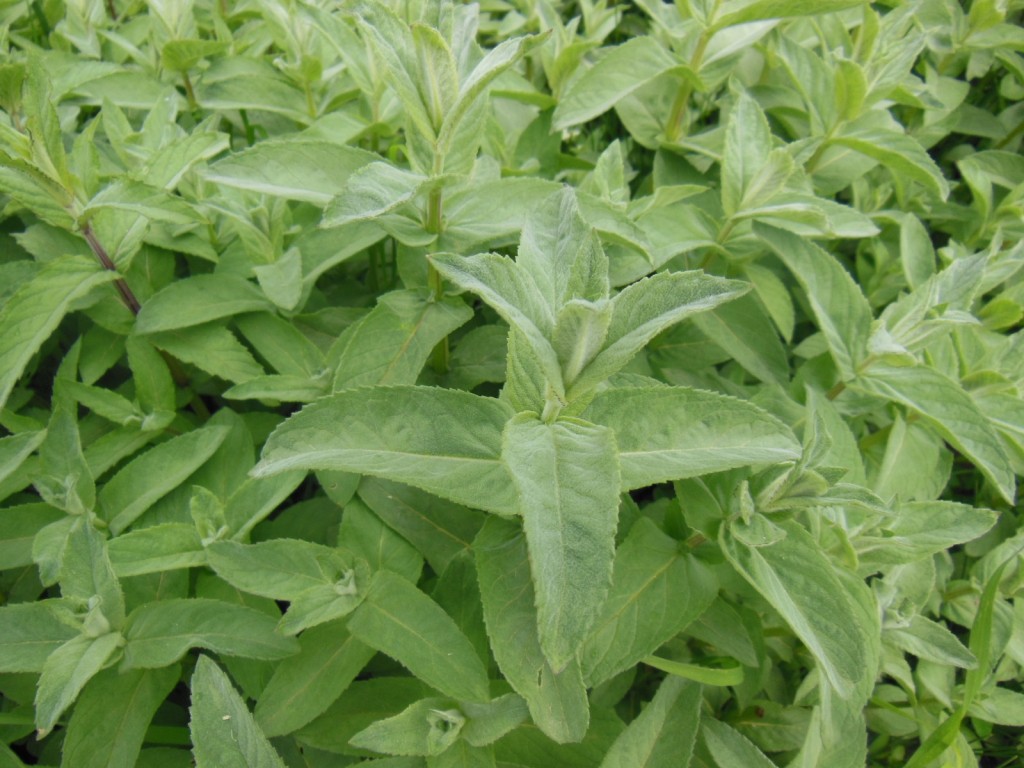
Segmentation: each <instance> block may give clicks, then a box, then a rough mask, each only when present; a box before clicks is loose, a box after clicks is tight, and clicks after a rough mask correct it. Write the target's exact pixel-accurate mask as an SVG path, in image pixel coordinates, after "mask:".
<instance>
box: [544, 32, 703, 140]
mask: <svg viewBox="0 0 1024 768" xmlns="http://www.w3.org/2000/svg"><path fill="white" fill-rule="evenodd" d="M666 73H673V74H676V75H680V76H682V77H683V78H685V79H687V80H689V81H691V82H693V83H699V81H698V80H697V78H696V75H695V74H694V73H692V72H691V71H690V69H689V68H688V67H687V66H686V65H685V64H684V63H683V61H682V60H681V59H679V58H677V57H676V56H675V55H673V54H672V53H671V52H669V51H668V50H666V49H665V47H664V46H663V45H662V44H661V43H659V42H658V41H657V40H655V39H654V38H653V37H635V38H633V39H631V40H629V41H628V42H625V43H623V44H622V45H619V46H616V47H614V48H611V49H610V50H609V51H607V52H606V53H605V55H604V56H602V57H601V59H600V60H599V61H598V62H597V64H595V65H594V66H593V67H591V68H590V69H589V70H587V71H586V72H585V73H584V74H583V76H582V77H580V78H579V79H577V80H575V81H573V82H572V84H571V87H570V88H569V90H568V92H567V93H565V94H563V96H562V98H561V100H560V101H559V103H558V107H557V108H556V109H555V114H554V116H553V118H552V126H551V127H552V128H553V129H554V130H563V129H565V128H569V127H570V126H573V125H578V124H579V123H585V122H586V121H587V120H590V119H591V118H594V117H597V116H598V115H600V114H601V113H603V112H606V111H608V110H609V109H611V108H612V107H614V106H615V105H616V104H617V103H618V102H619V101H621V100H622V99H624V98H625V97H626V96H628V95H630V94H631V93H633V92H634V91H636V90H637V89H639V88H641V87H642V86H644V85H646V84H647V83H649V82H651V81H652V80H654V79H655V78H657V77H658V76H660V75H664V74H666Z"/></svg>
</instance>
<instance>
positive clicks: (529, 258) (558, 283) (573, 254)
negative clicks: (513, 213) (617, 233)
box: [516, 187, 609, 330]
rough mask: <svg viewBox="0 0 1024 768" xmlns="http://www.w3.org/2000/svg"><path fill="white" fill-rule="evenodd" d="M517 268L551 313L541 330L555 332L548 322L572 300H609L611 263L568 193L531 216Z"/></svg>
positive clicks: (564, 191)
mask: <svg viewBox="0 0 1024 768" xmlns="http://www.w3.org/2000/svg"><path fill="white" fill-rule="evenodd" d="M516 264H517V265H518V266H519V267H520V268H521V269H522V270H523V271H525V272H526V273H527V274H528V275H529V277H530V278H531V279H532V281H533V283H534V284H536V286H537V288H539V289H540V292H541V294H542V295H543V296H544V299H545V301H546V304H547V307H548V312H547V313H544V315H543V318H544V319H543V321H542V322H538V323H537V325H538V327H539V328H541V329H544V330H547V329H549V328H550V325H548V324H547V322H548V320H550V319H551V318H554V317H556V316H557V315H558V313H559V311H560V310H561V308H562V306H563V305H564V304H565V303H566V302H567V301H569V300H571V299H584V300H586V301H591V302H597V301H600V300H601V299H606V298H608V291H609V283H608V257H607V256H606V255H605V253H604V251H603V250H602V248H601V243H600V241H599V240H598V239H597V237H596V235H595V233H594V230H593V228H592V227H590V226H588V225H587V223H586V222H585V221H584V220H583V217H582V216H581V215H580V210H579V204H578V202H577V198H576V195H575V194H574V193H573V192H572V190H571V189H570V188H568V187H565V188H563V189H562V190H559V191H558V192H555V193H554V194H552V195H550V196H548V197H546V198H545V199H544V200H543V201H542V202H541V203H540V204H539V205H538V206H537V207H536V209H534V210H533V211H531V212H530V214H529V216H527V218H526V221H525V222H524V223H523V228H522V235H521V236H520V238H519V250H518V252H517V254H516Z"/></svg>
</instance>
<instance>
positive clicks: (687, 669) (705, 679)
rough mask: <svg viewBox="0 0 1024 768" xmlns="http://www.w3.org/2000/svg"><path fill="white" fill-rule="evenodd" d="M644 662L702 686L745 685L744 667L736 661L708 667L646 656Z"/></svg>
mask: <svg viewBox="0 0 1024 768" xmlns="http://www.w3.org/2000/svg"><path fill="white" fill-rule="evenodd" d="M643 662H644V664H646V665H647V666H649V667H654V668H655V669H660V670H661V671H662V672H668V673H669V674H670V675H675V676H676V677H679V678H682V679H683V680H693V681H694V682H698V683H701V684H702V685H715V686H720V687H725V686H737V685H740V684H742V683H743V667H742V666H740V664H739V663H738V662H735V661H734V662H733V663H732V664H728V665H726V666H717V667H708V666H704V665H701V664H684V663H683V662H680V661H673V660H672V659H663V658H661V657H660V656H645V657H644V659H643Z"/></svg>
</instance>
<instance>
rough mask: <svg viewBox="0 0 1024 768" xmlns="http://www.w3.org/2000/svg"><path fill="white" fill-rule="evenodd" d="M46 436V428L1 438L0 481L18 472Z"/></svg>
mask: <svg viewBox="0 0 1024 768" xmlns="http://www.w3.org/2000/svg"><path fill="white" fill-rule="evenodd" d="M45 437H46V432H45V431H44V430H32V431H28V432H19V433H18V434H16V435H10V436H9V437H4V438H0V482H3V481H4V480H6V479H7V478H8V477H10V476H11V475H12V474H13V473H14V472H16V471H17V469H18V467H20V466H21V465H22V463H24V461H25V459H27V458H28V457H29V455H30V454H31V453H32V452H33V451H35V449H36V448H38V447H39V446H40V445H41V444H42V442H43V439H44V438H45Z"/></svg>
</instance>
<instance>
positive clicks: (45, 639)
mask: <svg viewBox="0 0 1024 768" xmlns="http://www.w3.org/2000/svg"><path fill="white" fill-rule="evenodd" d="M77 635H78V629H77V628H76V627H75V622H74V617H73V616H72V614H71V611H70V610H69V609H68V608H67V607H66V606H65V605H63V604H62V603H61V602H60V601H54V600H44V601H41V602H35V603H17V604H14V605H5V606H3V607H0V672H41V671H42V669H43V665H44V664H45V663H46V660H47V659H48V658H49V657H50V655H51V654H52V653H53V652H54V651H56V650H57V649H58V648H60V647H61V646H62V645H64V643H66V642H67V641H69V640H71V639H72V638H74V637H76V636H77Z"/></svg>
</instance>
